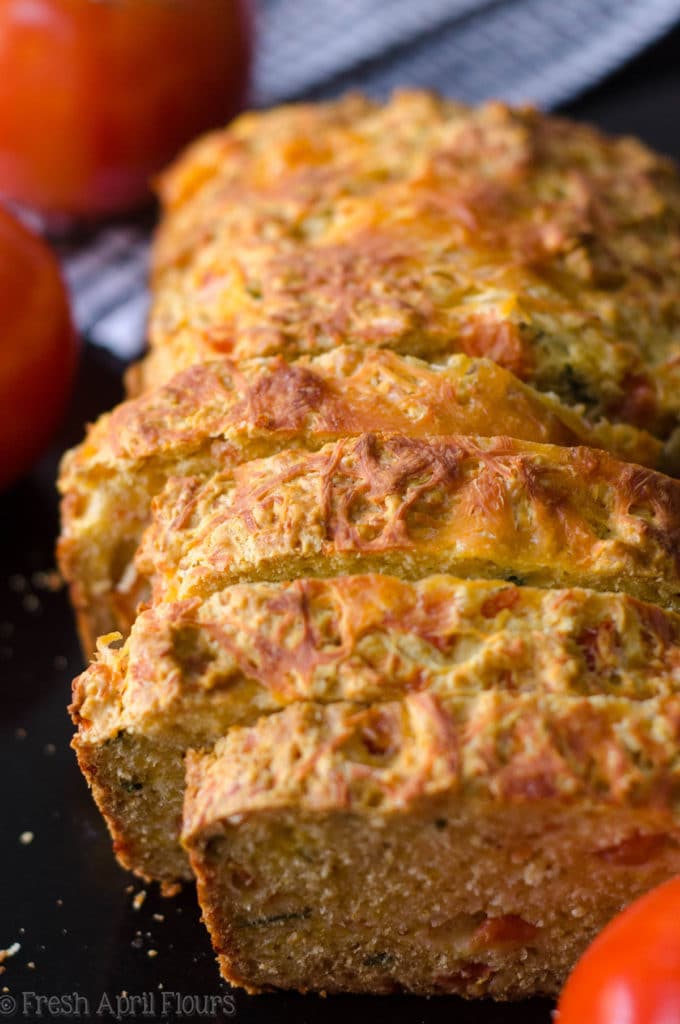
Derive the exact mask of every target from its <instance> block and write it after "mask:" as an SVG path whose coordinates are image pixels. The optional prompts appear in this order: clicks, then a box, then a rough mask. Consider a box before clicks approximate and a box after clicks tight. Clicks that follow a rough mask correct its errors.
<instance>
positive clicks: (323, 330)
mask: <svg viewBox="0 0 680 1024" xmlns="http://www.w3.org/2000/svg"><path fill="white" fill-rule="evenodd" d="M161 192H162V198H163V201H164V205H165V208H166V216H165V219H164V221H163V223H162V226H161V228H160V231H159V234H158V237H157V241H156V246H155V257H154V263H155V273H154V288H155V301H154V307H153V310H152V315H151V324H150V330H151V342H152V355H151V357H150V359H149V361H148V362H147V364H146V365H145V366H144V367H143V369H142V372H141V373H140V375H139V376H140V378H141V379H142V381H143V384H144V386H146V387H148V386H153V385H155V384H158V383H159V382H160V381H161V380H164V379H167V378H168V377H170V376H172V375H173V374H174V373H175V372H177V370H178V369H179V368H182V367H184V366H186V365H189V364H191V363H195V362H201V361H205V360H207V359H211V358H214V356H215V355H225V354H226V355H231V356H233V357H234V358H236V359H237V360H240V359H243V358H247V357H250V356H253V355H268V354H283V355H284V356H285V357H286V358H288V359H292V358H295V357H296V356H298V355H300V354H302V353H314V352H318V351H322V350H325V349H331V348H333V347H335V346H336V345H337V344H338V343H342V342H347V341H349V342H352V343H355V344H358V345H362V346H368V347H375V346H379V347H389V348H393V349H396V350H398V351H401V352H407V353H410V354H413V355H419V356H422V357H424V358H427V359H432V358H433V357H437V356H439V355H441V354H442V353H444V352H452V351H462V352H465V353H467V354H468V355H486V356H488V357H489V358H491V359H493V360H495V361H497V362H499V363H501V364H502V365H503V366H505V367H507V368H508V369H510V370H512V371H513V372H514V373H516V374H518V375H519V376H521V377H522V378H523V379H525V380H529V381H532V382H534V383H535V384H536V385H537V386H538V387H539V388H541V389H543V390H554V391H556V392H558V393H559V394H561V395H562V396H563V397H564V398H565V400H566V401H568V402H570V403H572V404H579V403H584V405H585V406H586V408H587V409H588V410H589V412H590V413H592V414H594V415H600V414H603V413H604V414H606V415H607V416H608V417H609V418H610V419H612V420H620V421H624V422H629V423H635V424H638V425H644V426H645V427H647V428H649V429H652V430H653V431H654V432H655V433H657V434H659V436H665V435H666V434H667V433H668V432H670V431H671V430H673V429H674V427H675V426H676V425H677V419H678V410H679V409H680V399H679V398H678V395H679V394H680V387H679V384H680V376H679V374H680V370H679V365H680V363H679V361H678V354H679V347H678V346H679V338H680V307H679V306H678V299H677V296H678V294H679V293H680V271H679V270H678V266H679V260H678V257H679V254H680V187H679V185H678V176H677V173H676V171H675V169H674V168H673V166H672V165H671V163H670V162H669V161H667V160H665V159H664V158H662V157H659V156H657V155H655V154H653V153H651V152H650V151H649V150H647V149H646V148H645V147H644V146H642V145H641V144H640V143H639V142H637V141H634V140H631V139H618V140H612V139H607V138H605V137H603V136H602V135H600V134H599V133H598V132H596V131H595V130H593V129H591V128H588V127H586V126H583V125H576V124H572V123H569V122H566V121H563V120H559V119H556V118H550V117H546V116H545V115H542V114H539V113H538V112H536V111H533V110H529V109H518V110H511V109H509V108H507V107H505V106H503V105H501V104H498V103H494V104H487V105H485V106H483V107H481V108H479V109H475V110H470V109H467V108H464V107H462V106H460V105H459V104H455V103H451V102H448V101H446V100H440V99H437V98H436V97H433V96H430V95H427V94H424V93H417V92H416V93H401V94H397V95H396V96H395V97H394V98H393V99H392V100H391V101H390V102H389V103H387V104H386V105H384V106H378V105H376V104H374V103H371V102H369V101H368V100H364V99H362V98H360V97H356V96H353V97H347V98H345V99H343V100H340V101H338V102H336V103H330V104H323V105H319V106H312V105H309V106H301V107H287V108H282V109H279V110H277V111H270V112H267V113H260V114H249V115H246V116H245V117H243V118H241V119H239V120H238V121H236V122H235V124H234V125H233V126H231V127H230V128H229V129H227V130H226V131H225V132H222V133H216V134H214V135H213V136H211V137H208V138H207V139H205V140H203V141H202V142H200V143H199V144H198V145H197V146H196V147H193V148H192V149H191V150H189V152H188V153H187V154H186V155H185V156H184V157H182V158H181V159H180V160H179V162H178V163H177V165H176V166H175V168H174V169H172V170H171V171H170V172H169V173H168V174H166V176H165V178H164V179H163V183H162V188H161Z"/></svg>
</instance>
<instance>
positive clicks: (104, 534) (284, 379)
mask: <svg viewBox="0 0 680 1024" xmlns="http://www.w3.org/2000/svg"><path fill="white" fill-rule="evenodd" d="M365 430H398V431H401V432H402V433H405V434H409V435H411V436H414V437H419V436H423V435H424V434H426V433H429V434H441V433H444V434H446V433H475V434H507V435H509V436H512V437H520V438H524V439H527V440H530V441H547V442H550V443H552V444H589V445H592V446H593V447H603V448H608V449H611V450H612V451H614V452H616V453H617V454H619V455H620V456H621V457H623V458H626V459H630V460H631V461H633V462H640V463H647V464H649V465H658V464H659V463H660V460H661V458H662V452H661V444H660V443H659V442H658V441H656V440H655V439H653V438H652V437H651V435H649V434H647V433H645V432H644V431H641V430H636V429H635V428H634V427H629V426H626V425H623V424H619V425H616V424H609V423H607V422H605V421H603V422H602V423H600V424H598V425H596V426H593V425H591V424H588V423H587V422H586V421H585V420H584V419H583V418H582V417H580V416H579V415H577V414H576V413H574V412H573V411H571V410H570V409H568V408H567V407H566V406H564V405H562V404H561V403H560V402H559V401H558V400H557V399H556V398H554V397H550V396H547V395H542V394H540V393H539V392H537V391H534V390H533V389H532V388H529V387H527V386H526V385H523V384H521V383H520V382H519V381H518V380H517V379H516V378H515V377H513V375H512V374H510V373H508V372H507V371H506V370H503V369H501V368H500V367H498V366H496V365H495V364H493V363H491V362H488V361H487V360H482V359H469V358H468V357H466V356H453V357H451V358H450V359H448V360H445V361H444V363H443V364H442V365H439V366H428V365H427V364H425V363H422V362H420V361H417V360H413V359H406V358H403V357H401V356H397V355H395V354H394V353H393V352H389V351H367V350H361V349H352V348H351V347H347V346H344V347H340V348H338V349H337V350H335V351H334V352H330V353H328V354H326V355H323V356H320V357H317V358H315V359H311V360H301V361H300V362H298V363H296V364H292V365H289V364H288V363H286V362H285V361H284V360H283V359H281V358H280V357H279V358H271V359H258V360H251V361H250V362H244V363H242V364H241V365H240V366H236V365H235V364H234V363H232V362H230V361H228V360H224V359H223V360H220V361H216V362H212V363H208V364H205V365H199V366H194V367H192V368H191V369H189V370H187V371H185V372H183V373H181V374H179V375H178V376H177V377H176V378H175V379H174V380H173V381H172V382H171V383H169V384H167V385H166V386H165V387H162V388H159V389H157V390H156V391H153V392H150V393H148V394H146V395H144V396H142V397H141V398H139V399H137V400H135V401H131V402H125V403H123V404H122V405H120V406H118V408H116V409H115V410H114V411H113V412H111V413H109V414H107V415H105V416H102V417H101V418H100V419H99V420H98V422H97V423H96V424H95V425H94V426H93V427H91V428H90V430H89V431H88V435H87V437H86V439H85V441H83V443H82V444H81V445H79V447H78V448H76V449H74V450H73V451H71V452H69V453H68V454H67V455H66V456H65V458H64V460H63V462H62V467H61V474H60V479H59V487H60V490H61V492H62V495H63V499H62V532H61V538H60V541H59V547H58V554H59V562H60V566H61V570H62V573H63V575H64V576H65V578H66V579H67V580H68V582H69V585H70V589H71V599H72V602H73V605H74V607H75V609H76V613H77V617H78V624H79V629H80V635H81V640H82V644H83V649H84V651H85V652H86V654H87V655H89V654H90V653H91V652H93V651H94V648H95V642H96V638H97V637H98V636H101V635H103V634H105V633H109V632H110V631H111V630H114V629H117V630H120V631H121V632H123V633H127V631H128V630H129V628H130V625H131V623H132V621H133V619H134V615H135V611H136V608H137V605H138V603H139V601H140V600H143V599H144V598H145V596H146V594H145V589H144V585H143V581H140V580H139V579H138V578H137V576H136V574H135V571H134V565H133V563H132V559H133V555H134V553H135V551H136V549H137V546H138V543H139V539H140V536H141V533H142V530H143V528H144V526H145V525H146V523H147V520H148V517H149V508H150V504H151V499H152V498H153V497H154V495H155V494H156V493H157V492H158V491H159V490H160V489H161V488H162V487H163V485H164V483H165V481H166V480H167V478H168V477H169V476H173V475H181V474H184V475H187V474H193V475H196V476H202V477H204V476H208V475H210V474H211V473H214V472H215V471H216V470H217V469H221V470H228V469H229V468H230V467H233V466H235V465H237V464H238V463H240V462H242V461H247V460H248V459H253V458H259V457H261V456H264V455H270V454H272V453H273V452H276V451H280V450H281V449H282V448H296V447H297V448H304V449H309V450H313V449H315V448H319V447H321V445H323V444H325V443H326V442H328V441H330V440H333V439H335V438H339V437H343V436H346V435H352V434H357V433H360V432H361V431H365Z"/></svg>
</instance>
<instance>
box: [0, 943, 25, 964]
mask: <svg viewBox="0 0 680 1024" xmlns="http://www.w3.org/2000/svg"><path fill="white" fill-rule="evenodd" d="M20 949H21V943H20V942H13V943H12V945H11V946H8V947H7V949H0V964H1V963H2V962H3V961H4V960H6V959H7V957H9V956H16V954H17V953H18V952H19V950H20Z"/></svg>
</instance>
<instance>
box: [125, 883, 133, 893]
mask: <svg viewBox="0 0 680 1024" xmlns="http://www.w3.org/2000/svg"><path fill="white" fill-rule="evenodd" d="M134 890H135V887H134V885H126V886H125V892H127V893H130V892H134Z"/></svg>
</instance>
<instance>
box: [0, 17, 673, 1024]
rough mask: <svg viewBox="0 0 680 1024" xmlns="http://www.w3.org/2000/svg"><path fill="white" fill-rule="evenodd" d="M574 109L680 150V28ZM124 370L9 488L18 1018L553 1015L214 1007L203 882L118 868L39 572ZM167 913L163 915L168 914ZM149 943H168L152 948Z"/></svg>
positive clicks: (56, 607)
mask: <svg viewBox="0 0 680 1024" xmlns="http://www.w3.org/2000/svg"><path fill="white" fill-rule="evenodd" d="M565 112H567V113H569V114H570V115H571V116H574V117H577V118H581V119H586V120H591V121H594V122H596V123H597V124H599V125H600V126H602V127H603V128H605V129H607V130H610V131H613V132H624V133H634V134H638V135H640V136H641V137H642V138H643V139H645V140H646V141H647V142H648V143H650V144H651V145H653V146H655V147H656V148H658V149H660V150H662V151H664V152H667V153H669V154H671V155H673V156H675V157H680V30H677V31H675V32H674V33H673V34H671V35H670V36H669V37H667V39H665V40H664V41H663V42H661V43H660V44H658V45H656V46H655V47H654V48H652V49H651V50H650V51H648V53H647V54H645V55H643V56H642V57H641V58H639V59H638V60H636V61H635V62H634V63H633V64H631V65H629V67H627V68H626V69H624V70H623V71H622V72H620V73H619V74H617V75H616V76H615V77H614V78H612V79H610V80H609V81H608V82H607V83H605V84H604V85H603V86H601V87H600V88H598V89H597V90H595V91H594V92H591V93H590V94H588V95H586V96H585V97H583V98H582V99H580V100H579V101H578V102H576V103H573V104H571V105H570V106H569V107H568V108H565ZM121 371H122V366H121V365H120V364H118V363H117V362H116V361H115V360H114V359H113V358H112V357H109V356H108V355H106V354H105V353H103V352H101V351H99V350H96V349H94V348H91V347H88V348H86V349H85V350H84V354H83V359H82V364H81V369H80V374H79V380H78V384H77V389H76V394H75V398H74V401H73V403H72V408H71V410H70V413H69V417H68V422H67V423H66V424H65V426H64V428H63V430H62V432H61V436H60V438H59V440H58V442H57V443H56V444H55V446H54V449H53V450H52V451H51V452H50V453H49V454H48V455H47V456H46V457H45V458H44V459H43V460H42V462H41V463H40V465H39V466H38V467H37V468H36V470H35V471H34V473H33V474H32V475H31V476H30V477H29V478H28V479H26V480H24V481H23V482H22V483H20V484H19V485H18V486H16V487H15V488H14V489H13V490H11V491H9V492H8V493H5V494H4V495H2V496H0V700H1V701H2V714H1V715H0V758H1V759H2V763H1V767H0V779H2V812H1V813H2V819H1V820H2V829H1V832H0V857H1V861H0V863H1V866H2V876H1V877H2V883H1V886H0V948H2V947H8V946H10V945H11V944H12V943H14V942H19V943H20V944H21V949H20V951H19V952H18V953H17V954H16V955H15V956H14V957H11V958H9V959H7V960H6V961H5V963H4V967H5V972H4V973H3V974H2V975H1V976H0V1016H2V1015H3V1010H7V1011H8V1013H7V1019H11V1017H12V1014H11V1010H12V1007H11V1004H10V1002H9V1001H8V996H11V997H12V998H14V999H15V1000H16V1012H15V1013H14V1019H18V1020H21V1019H23V1020H41V1019H42V1020H46V1019H78V1018H77V1017H75V1016H74V1015H73V1014H71V1015H68V1014H67V1012H66V1011H67V1010H68V1007H67V1005H66V1003H61V1004H54V1006H53V1009H56V1011H57V1012H56V1013H52V1014H51V1015H50V1013H49V1012H48V1009H47V1008H46V1007H43V1008H42V1010H43V1012H42V1016H40V1015H39V1013H38V1008H37V1004H36V1001H35V999H34V998H33V997H31V996H27V997H26V998H27V999H28V1000H29V1004H28V1005H29V1006H30V1007H33V1009H29V1010H28V1011H27V1012H24V1011H23V1002H22V1000H23V999H24V995H23V993H31V992H34V993H37V994H40V995H61V994H69V993H75V992H77V993H80V994H81V995H82V996H84V997H85V998H86V999H87V1000H88V1002H89V1007H90V1010H89V1013H87V1012H85V1011H84V1010H83V1009H82V1007H83V1004H82V1003H81V1004H80V1008H81V1017H80V1019H82V1020H92V1021H96V1020H103V1021H107V1020H113V1019H115V1018H114V1017H112V1016H111V1015H109V1014H108V1013H107V1012H106V1007H103V1008H102V1009H103V1010H104V1012H103V1013H102V1014H101V1015H99V1016H98V1015H97V1009H99V1008H100V1000H101V997H102V995H103V994H104V993H105V994H106V995H107V996H108V997H109V999H110V1000H111V1001H112V1003H114V1004H115V999H116V996H117V995H119V994H120V993H122V992H127V993H129V994H131V995H132V994H137V995H139V994H141V993H148V994H149V995H147V997H146V1004H145V1008H144V1012H142V1010H141V1009H139V1010H138V1011H137V1012H135V1013H134V1014H133V1015H128V1016H125V1012H126V1009H128V1008H129V1007H126V1004H125V1003H123V1004H121V1019H127V1020H140V1021H142V1020H148V1021H160V1020H163V1019H166V1020H167V1019H182V1020H188V1019H191V1020H195V1021H198V1020H202V1019H211V1020H229V1019H233V1020H236V1021H238V1022H241V1024H246V1022H249V1024H250V1022H252V1024H279V1022H287V1021H296V1022H300V1024H305V1022H309V1024H315V1022H318V1021H324V1022H328V1024H334V1022H342V1024H347V1022H348V1021H349V1020H355V1021H357V1022H360V1021H371V1022H376V1024H378V1022H382V1021H385V1022H387V1021H389V1022H391V1024H392V1022H393V1024H399V1022H402V1021H403V1022H406V1021H408V1022H414V1024H415V1022H433V1024H435V1022H437V1024H438V1022H440V1021H441V1022H444V1021H446V1022H447V1024H450V1022H451V1021H456V1022H462V1024H467V1022H472V1021H474V1022H477V1024H519V1022H522V1024H548V1022H549V1021H550V1019H551V1009H552V1006H551V1004H550V1003H548V1002H546V1001H539V1000H536V1001H532V1002H527V1003H521V1004H519V1003H518V1004H514V1005H513V1004H509V1005H508V1004H505V1005H504V1004H494V1003H489V1002H484V1003H479V1002H477V1003H465V1002H464V1001H462V1000H459V999H455V998H443V997H440V998H435V999H430V1000H425V999H417V998H411V997H397V996H395V997H381V998H373V997H353V996H342V997H337V996H336V997H333V998H328V999H321V998H317V997H314V996H296V995H276V996H274V995H268V996H260V997H249V996H247V995H245V993H243V992H240V991H237V992H234V993H233V1000H234V1003H233V1006H234V1012H233V1014H229V1013H228V1012H222V1011H219V1012H218V1013H216V1014H215V1013H211V1014H210V1015H209V1017H208V1016H205V1015H204V1014H205V1013H207V1012H208V1007H207V1005H206V1004H204V1003H202V1002H201V1001H200V1000H201V999H203V998H204V997H206V996H210V995H220V996H224V995H225V994H229V993H230V990H229V989H228V987H227V986H226V985H223V984H222V983H221V982H220V981H219V978H218V974H217V969H216V967H215V964H214V960H213V955H212V952H211V949H210V945H209V942H208V939H207V936H206V934H205V932H204V930H203V927H202V926H201V925H200V923H199V913H198V909H197V905H196V902H195V897H194V893H193V891H192V889H191V887H186V888H185V890H184V892H183V893H182V894H181V895H180V896H179V897H177V898H175V899H172V900H166V899H162V898H161V897H160V896H159V895H158V893H157V892H156V891H155V889H154V887H153V886H146V889H147V890H148V895H147V897H146V899H145V901H144V903H143V905H142V906H141V907H140V909H138V910H135V909H134V908H133V905H132V900H133V896H134V894H136V893H138V892H139V891H140V890H141V889H142V888H144V886H143V885H142V884H141V883H140V882H139V881H137V880H134V879H133V878H132V877H131V876H128V875H127V874H126V873H125V872H123V871H122V870H120V869H119V868H118V867H117V865H116V863H115V861H114V859H113V856H112V853H111V847H110V843H109V839H108V836H107V834H106V831H105V828H104V826H103V824H102V822H101V820H100V818H99V815H98V813H97V812H96V810H95V807H94V805H93V803H92V801H91V799H90V796H89V794H88V792H87V789H86V786H85V784H84V782H83V780H82V779H81V777H80V774H79V772H78V769H77V767H76V764H75V759H74V756H73V754H72V752H71V751H70V749H69V742H70V737H71V732H72V727H71V724H70V721H69V719H68V716H67V714H66V711H65V707H66V704H67V702H68V696H69V692H70V681H71V678H72V676H73V675H75V674H76V673H77V672H79V671H80V670H81V668H82V663H81V655H80V652H79V649H78V646H77V642H76V637H75V633H74V629H73V624H72V618H71V613H70V610H69V608H68V605H67V600H66V596H65V593H64V591H58V592H56V593H55V592H51V591H50V590H46V589H45V588H44V585H43V581H42V579H41V578H40V576H39V575H38V576H36V575H35V574H36V573H38V574H40V573H41V572H44V571H45V570H49V569H50V568H52V567H53V565H54V556H53V547H54V540H55V537H56V532H57V503H56V495H55V491H54V478H55V473H56V466H57V460H58V457H59V454H60V452H61V451H62V450H63V449H64V448H65V447H67V446H69V445H71V444H74V443H76V442H77V441H78V440H79V439H80V437H81V435H82V429H83V424H84V423H85V422H86V421H89V420H92V419H94V418H95V416H96V415H97V414H98V413H99V412H100V411H101V410H103V409H106V408H108V407H110V406H111V405H112V404H113V403H114V402H116V401H118V400H119V398H120V397H121V382H120V376H121ZM24 832H32V833H33V835H34V838H33V840H32V842H30V843H29V844H23V843H21V842H20V839H19V836H20V835H21V834H22V833H24ZM357 884H360V880H357ZM158 914H160V915H162V916H163V920H157V919H155V918H154V915H158ZM149 950H155V951H157V955H156V956H152V957H149V955H148V951H149ZM3 986H6V989H7V991H2V990H3ZM159 986H162V988H160V987H159ZM162 991H165V992H170V993H179V994H180V995H182V996H184V997H185V1009H186V1010H187V1011H188V1012H187V1013H186V1014H185V1015H184V1016H182V1015H181V1014H179V1015H177V1016H175V1017H173V1016H172V1014H171V1015H169V1016H166V1017H163V1016H162V1015H161V1012H160V1010H161V1005H162V1004H161V993H162ZM152 994H153V995H152ZM187 997H189V998H188V999H187ZM169 998H170V1004H171V1005H174V997H172V996H171V997H169ZM152 999H153V1001H154V1002H155V1009H154V1008H153V1006H152ZM3 1000H5V1001H6V1002H3ZM147 1010H148V1011H149V1012H148V1013H147V1012H146V1011H147ZM226 1010H227V1011H228V1010H229V1004H227V1006H226Z"/></svg>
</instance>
